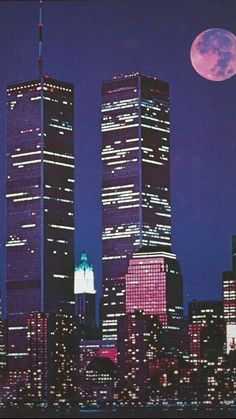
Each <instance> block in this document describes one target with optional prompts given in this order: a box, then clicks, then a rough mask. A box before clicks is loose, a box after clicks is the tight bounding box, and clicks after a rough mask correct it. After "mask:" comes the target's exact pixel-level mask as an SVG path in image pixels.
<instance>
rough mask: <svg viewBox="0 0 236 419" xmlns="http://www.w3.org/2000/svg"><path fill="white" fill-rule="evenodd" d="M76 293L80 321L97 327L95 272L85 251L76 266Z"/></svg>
mask: <svg viewBox="0 0 236 419" xmlns="http://www.w3.org/2000/svg"><path fill="white" fill-rule="evenodd" d="M74 293H75V309H76V315H77V316H78V320H79V323H80V324H83V325H85V326H86V327H88V328H92V327H95V324H96V319H95V315H96V314H95V294H96V291H95V289H94V272H93V267H92V265H90V264H89V262H88V258H87V255H86V253H85V252H82V254H81V260H80V264H79V265H76V266H75V278H74Z"/></svg>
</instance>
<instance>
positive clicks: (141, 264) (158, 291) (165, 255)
mask: <svg viewBox="0 0 236 419" xmlns="http://www.w3.org/2000/svg"><path fill="white" fill-rule="evenodd" d="M125 295H126V297H125V298H126V313H134V312H135V311H137V310H141V311H143V312H144V314H147V315H157V316H158V318H159V320H160V322H161V324H162V326H163V327H164V328H165V329H178V328H179V322H180V321H181V319H182V316H183V295H182V274H181V271H180V266H179V263H178V261H177V260H176V256H175V254H174V253H169V252H165V251H160V250H159V249H158V250H156V248H155V247H151V248H148V247H144V248H141V249H140V251H138V252H137V253H134V255H133V258H132V259H131V260H130V262H129V268H128V274H127V275H126V294H125Z"/></svg>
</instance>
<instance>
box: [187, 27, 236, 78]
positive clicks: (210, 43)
mask: <svg viewBox="0 0 236 419" xmlns="http://www.w3.org/2000/svg"><path fill="white" fill-rule="evenodd" d="M190 58H191V62H192V65H193V67H194V69H195V70H196V71H197V73H198V74H200V76H202V77H204V78H206V79H208V80H212V81H223V80H226V79H228V78H230V77H232V76H233V75H234V74H236V36H235V35H234V34H233V33H231V32H229V31H226V30H225V29H220V28H213V29H207V30H206V31H204V32H201V33H200V34H199V35H198V36H197V37H196V38H195V40H194V41H193V43H192V46H191V50H190Z"/></svg>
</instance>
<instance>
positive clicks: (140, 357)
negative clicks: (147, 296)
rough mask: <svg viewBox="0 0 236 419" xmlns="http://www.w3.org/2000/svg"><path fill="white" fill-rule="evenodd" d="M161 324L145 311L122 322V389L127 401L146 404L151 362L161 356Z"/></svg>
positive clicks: (120, 320)
mask: <svg viewBox="0 0 236 419" xmlns="http://www.w3.org/2000/svg"><path fill="white" fill-rule="evenodd" d="M159 345H160V323H159V320H158V318H157V316H148V315H144V314H143V313H142V312H136V313H133V314H126V315H125V316H122V317H120V318H119V320H118V340H117V349H118V390H119V394H120V397H121V399H122V400H123V401H126V402H127V403H130V404H136V403H137V402H145V401H147V398H148V389H149V381H150V377H149V373H148V371H149V369H148V365H149V362H151V361H153V360H155V359H156V358H157V356H158V353H159Z"/></svg>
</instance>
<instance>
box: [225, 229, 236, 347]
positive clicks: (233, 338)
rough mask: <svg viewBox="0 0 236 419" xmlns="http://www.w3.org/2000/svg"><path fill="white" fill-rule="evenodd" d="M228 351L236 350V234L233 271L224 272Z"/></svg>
mask: <svg viewBox="0 0 236 419" xmlns="http://www.w3.org/2000/svg"><path fill="white" fill-rule="evenodd" d="M223 302H224V319H225V322H226V336H227V353H229V352H230V351H233V350H236V236H233V237H232V271H228V272H223Z"/></svg>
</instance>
